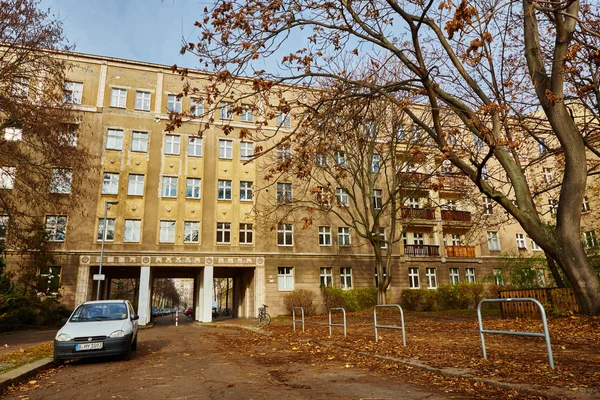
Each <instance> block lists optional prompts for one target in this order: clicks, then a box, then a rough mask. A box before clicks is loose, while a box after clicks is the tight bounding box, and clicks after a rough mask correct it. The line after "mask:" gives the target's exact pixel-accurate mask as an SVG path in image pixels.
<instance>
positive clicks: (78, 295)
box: [75, 256, 90, 306]
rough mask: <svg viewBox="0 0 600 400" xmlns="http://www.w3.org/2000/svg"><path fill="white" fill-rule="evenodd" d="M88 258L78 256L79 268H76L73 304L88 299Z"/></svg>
mask: <svg viewBox="0 0 600 400" xmlns="http://www.w3.org/2000/svg"><path fill="white" fill-rule="evenodd" d="M89 262H90V258H89V256H83V257H81V258H80V264H79V268H77V287H76V288H75V306H77V305H79V304H81V303H83V302H84V301H87V300H88V296H89V288H90V264H89Z"/></svg>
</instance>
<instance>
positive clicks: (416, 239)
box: [413, 232, 425, 246]
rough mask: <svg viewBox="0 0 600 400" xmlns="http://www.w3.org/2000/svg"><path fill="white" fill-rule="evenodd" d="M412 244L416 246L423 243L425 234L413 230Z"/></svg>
mask: <svg viewBox="0 0 600 400" xmlns="http://www.w3.org/2000/svg"><path fill="white" fill-rule="evenodd" d="M413 244H414V245H417V246H424V245H425V235H424V234H423V232H413Z"/></svg>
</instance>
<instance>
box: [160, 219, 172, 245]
mask: <svg viewBox="0 0 600 400" xmlns="http://www.w3.org/2000/svg"><path fill="white" fill-rule="evenodd" d="M158 241H159V242H160V243H175V221H160V233H159V239H158Z"/></svg>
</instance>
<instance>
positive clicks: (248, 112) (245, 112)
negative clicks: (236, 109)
mask: <svg viewBox="0 0 600 400" xmlns="http://www.w3.org/2000/svg"><path fill="white" fill-rule="evenodd" d="M240 121H242V122H254V114H253V112H252V109H251V108H250V106H248V105H242V114H241V115H240Z"/></svg>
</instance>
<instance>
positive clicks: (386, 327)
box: [373, 304, 406, 347]
mask: <svg viewBox="0 0 600 400" xmlns="http://www.w3.org/2000/svg"><path fill="white" fill-rule="evenodd" d="M389 307H394V308H398V310H400V323H401V324H402V326H395V325H377V309H378V308H389ZM373 325H374V327H375V342H378V341H379V336H378V335H377V328H385V329H402V343H403V344H404V347H406V330H405V329H404V311H402V307H400V306H399V305H398V304H382V305H376V306H375V308H373Z"/></svg>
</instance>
